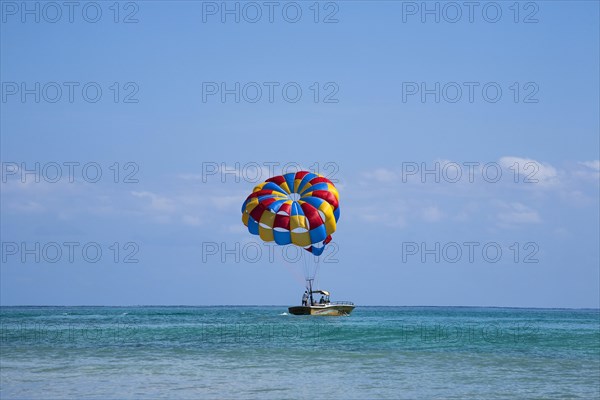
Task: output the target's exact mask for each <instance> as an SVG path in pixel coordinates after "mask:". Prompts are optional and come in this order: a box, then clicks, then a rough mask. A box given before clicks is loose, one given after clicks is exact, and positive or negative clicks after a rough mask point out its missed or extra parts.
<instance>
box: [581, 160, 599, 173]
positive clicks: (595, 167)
mask: <svg viewBox="0 0 600 400" xmlns="http://www.w3.org/2000/svg"><path fill="white" fill-rule="evenodd" d="M579 164H581V165H584V166H586V167H588V168H591V169H593V170H594V171H600V160H593V161H582V162H580V163H579Z"/></svg>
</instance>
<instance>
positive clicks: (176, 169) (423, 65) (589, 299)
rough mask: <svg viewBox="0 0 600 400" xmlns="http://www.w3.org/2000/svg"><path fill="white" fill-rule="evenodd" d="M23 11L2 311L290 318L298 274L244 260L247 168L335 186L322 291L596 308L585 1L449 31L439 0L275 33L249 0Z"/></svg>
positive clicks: (278, 20) (490, 16)
mask: <svg viewBox="0 0 600 400" xmlns="http://www.w3.org/2000/svg"><path fill="white" fill-rule="evenodd" d="M28 4H29V6H30V7H31V9H33V10H35V8H34V7H36V6H35V4H38V6H37V7H39V22H36V21H35V17H36V15H35V14H27V13H23V10H22V9H21V7H22V5H21V3H20V2H18V3H15V2H6V1H2V2H1V5H2V24H1V37H0V44H1V52H2V53H1V57H0V67H1V81H2V85H3V86H2V99H1V101H2V102H1V103H0V106H1V107H2V110H1V115H0V116H1V118H0V128H1V134H2V135H1V142H0V143H1V150H0V155H1V158H2V163H3V164H2V171H3V179H2V182H1V184H2V194H1V219H2V224H1V229H0V233H1V235H2V243H3V244H2V246H3V247H2V264H1V269H0V277H1V282H0V288H1V293H0V300H1V303H2V305H17V304H65V305H77V304H100V305H136V304H190V305H196V304H198V305H201V304H294V303H296V302H298V301H299V298H300V296H301V293H302V290H303V286H302V279H301V274H302V263H301V262H293V261H294V260H289V259H288V260H287V261H286V260H285V259H284V258H283V256H282V253H281V249H275V250H274V253H273V254H274V255H273V258H270V257H269V256H268V252H269V251H271V250H270V249H271V248H269V247H266V246H263V247H261V249H262V251H263V253H262V254H261V256H260V257H258V260H257V262H250V261H252V260H250V259H249V258H253V255H249V253H248V252H247V250H248V249H256V247H253V246H254V243H260V242H257V238H256V237H253V236H251V235H250V234H248V232H247V231H245V227H244V226H243V224H242V222H241V215H240V207H241V204H242V203H243V201H244V199H245V197H246V196H247V195H248V194H249V193H250V192H251V191H252V188H253V187H254V185H255V184H256V183H258V182H257V181H256V179H253V178H254V176H253V175H252V174H253V173H255V172H257V171H256V169H254V166H256V165H259V166H261V168H262V169H261V170H260V171H258V172H259V173H260V177H262V178H265V179H266V178H267V177H268V169H269V168H268V167H269V165H272V166H274V171H275V172H277V173H280V172H281V171H282V167H283V166H284V165H285V164H287V163H294V165H301V166H302V167H304V168H312V169H313V170H314V169H315V168H317V166H318V168H319V170H320V171H321V173H324V174H325V175H329V176H330V177H332V178H334V179H336V180H337V181H338V182H337V185H338V188H339V190H340V197H341V203H340V207H341V218H340V221H339V223H338V231H337V232H336V233H335V234H334V235H333V238H334V243H335V246H336V247H335V248H334V250H335V251H334V250H333V249H332V251H331V253H330V255H329V259H328V262H322V263H321V264H320V265H321V267H320V282H319V283H320V284H321V285H322V286H323V287H324V288H327V289H330V290H331V291H332V292H333V298H334V299H335V298H337V299H348V300H353V301H354V302H356V303H357V304H359V305H481V306H488V305H489V306H515V307H598V304H599V291H600V288H599V282H600V275H599V260H600V255H599V248H598V242H599V241H600V237H599V219H600V215H599V180H600V178H599V173H600V172H599V171H600V166H599V161H598V160H599V158H600V155H599V148H600V144H599V132H600V126H599V118H598V109H599V106H600V104H599V82H598V79H599V78H598V76H599V74H598V72H599V47H600V46H599V43H598V42H599V39H598V38H599V23H598V21H599V18H598V16H599V9H598V3H597V2H590V1H579V2H578V1H574V2H560V1H552V2H549V1H542V2H521V3H519V7H518V10H519V13H518V15H516V14H515V12H516V9H515V8H514V6H513V2H499V3H493V4H495V5H497V7H499V9H500V11H501V14H500V16H499V17H495V15H497V14H494V12H495V11H496V9H497V8H494V7H495V6H493V7H492V6H490V5H489V4H490V3H489V2H481V3H477V6H476V7H475V8H474V10H473V14H472V18H473V22H470V21H469V17H468V14H469V10H468V9H466V8H464V7H463V8H462V9H461V17H460V18H458V17H456V18H457V19H458V20H457V22H455V23H452V22H450V21H449V20H451V19H453V18H455V14H453V12H454V11H455V9H452V8H451V7H453V5H455V4H457V3H444V2H441V3H435V2H431V3H428V4H429V5H430V7H431V8H432V9H433V8H434V7H435V4H438V7H439V10H440V11H439V12H440V15H439V19H440V21H439V22H436V21H435V15H433V14H423V15H422V10H421V9H420V7H421V2H416V3H414V2H383V1H382V2H366V1H351V2H321V3H319V4H318V10H319V15H318V17H317V19H318V21H319V22H317V23H315V22H314V19H315V10H316V8H315V6H314V2H298V3H291V2H280V3H277V7H276V8H275V9H274V11H273V21H272V22H270V21H269V17H268V16H269V9H268V8H267V7H266V6H265V5H264V4H263V3H262V2H257V3H252V6H248V3H243V2H240V3H236V2H229V3H228V4H229V6H230V7H231V9H234V8H235V7H236V4H238V6H237V7H239V10H240V16H239V19H240V21H239V22H236V21H235V15H233V14H226V15H224V17H225V22H222V19H221V18H222V15H221V11H222V10H221V7H222V6H221V2H217V3H214V2H204V3H203V2H195V1H180V2H166V1H142V2H137V3H133V2H130V3H127V2H122V3H119V6H120V9H119V14H118V16H116V15H115V9H114V8H110V7H111V6H112V4H113V2H98V4H99V6H100V9H101V15H100V17H99V18H98V21H97V22H95V23H91V22H88V21H87V20H86V18H87V19H88V20H93V19H94V18H96V17H95V15H96V14H94V12H95V11H96V10H95V9H94V8H90V6H89V3H85V2H82V3H78V6H77V8H75V9H74V11H73V22H70V21H69V16H68V10H67V9H62V10H61V17H60V18H59V17H57V14H55V13H54V12H55V11H56V10H54V9H51V8H48V6H47V5H46V3H36V2H29V3H28ZM449 4H451V5H449ZM255 5H258V7H260V10H261V13H262V14H261V18H260V19H259V20H258V21H257V22H256V23H252V22H249V21H248V20H250V19H252V18H254V17H255V14H254V13H253V12H254V11H255V9H256V7H255ZM15 7H16V8H15ZM44 7H46V8H44ZM214 7H216V14H212V11H214V10H215V8H214ZM249 7H250V8H249ZM251 7H255V8H254V9H252V8H251ZM414 7H417V9H416V11H415V8H414ZM511 7H513V8H511ZM284 8H285V9H286V10H287V11H286V12H287V14H282V12H283V11H282V10H283V9H284ZM83 9H85V10H86V12H87V14H82V10H83ZM297 9H300V10H301V12H302V14H301V16H300V17H299V20H298V22H295V23H291V22H288V20H293V19H294V18H296V17H295V15H296V14H295V13H294V12H295V11H296V10H297ZM483 9H485V10H486V12H487V14H482V12H483V11H482V10H483ZM244 10H245V11H244ZM413 12H414V13H415V14H413ZM127 16H129V20H132V19H135V20H137V22H134V23H125V22H124V19H126V17H127ZM327 16H329V17H327ZM422 17H423V18H425V22H423V21H422ZM23 18H24V20H25V22H23ZM115 18H117V20H118V21H119V22H117V23H115V22H114V20H115ZM286 18H287V20H286ZM495 18H496V19H498V21H497V22H495V23H492V22H490V21H493V20H494V19H495ZM53 19H56V22H54V23H52V22H49V20H53ZM325 19H328V21H329V23H325V22H324V20H325ZM332 19H336V20H337V22H333V21H331V20H332ZM515 19H516V20H517V21H518V22H515ZM535 20H537V22H535ZM526 21H527V23H526ZM36 82H39V89H36ZM69 82H74V83H69ZM115 82H116V85H115ZM236 82H239V87H240V89H239V93H238V95H239V102H236V101H235V94H228V95H226V96H225V98H224V100H225V101H222V98H221V96H220V95H221V93H220V90H221V84H222V83H223V84H225V87H226V88H228V89H229V90H232V89H235V87H236V86H235V85H236ZM22 84H24V85H25V86H24V88H25V89H27V88H29V89H30V90H33V92H32V93H30V94H26V95H25V97H22V95H23V93H22V89H23V86H22ZM436 84H437V85H439V86H436ZM69 85H70V86H69ZM86 85H87V86H86ZM286 85H287V86H286ZM56 87H60V88H61V95H60V96H59V95H58V94H57V93H58V92H57V91H56ZM69 87H72V88H73V98H72V101H70V99H69ZM84 87H86V88H87V89H86V90H88V91H87V92H85V93H83V92H82V89H83V88H84ZM98 87H99V88H100V89H101V90H102V95H101V96H100V97H98V101H96V102H92V101H91V100H94V97H95V90H96V88H98ZM117 87H118V99H117V101H115V95H116V92H117ZM215 87H216V88H218V90H219V92H217V93H216V94H211V93H210V92H207V90H208V88H213V89H214V88H215ZM256 87H260V88H261V90H262V97H260V99H258V100H257V101H256V102H252V101H254V100H255V99H256V98H257V97H256ZM269 87H272V88H273V99H272V101H269V98H268V95H269ZM284 87H286V88H287V90H288V91H287V92H285V93H284V92H283V88H284ZM317 87H318V88H319V92H318V95H317V97H316V101H315V95H316V93H315V92H316V88H317ZM436 87H439V89H438V91H437V95H438V96H439V101H438V102H436V93H435V91H436ZM484 87H485V88H486V91H485V92H484V91H483V88H484ZM244 88H245V89H244ZM297 88H300V89H301V91H302V95H301V96H300V97H298V98H297V101H296V102H292V100H295V93H296V92H295V90H296V89H297ZM415 88H416V90H418V92H416V93H414V90H415ZM457 88H460V90H461V94H462V95H461V96H460V97H458V95H457V93H458V92H457V91H456V90H457ZM469 88H473V92H472V96H473V97H472V99H469ZM498 88H500V90H501V95H497V92H496V90H497V89H498ZM422 89H425V90H429V91H430V92H428V93H429V94H426V95H425V96H424V97H421V94H422V92H421V90H422ZM36 90H37V95H39V97H40V99H39V102H36V101H35V96H36V93H35V92H36ZM410 90H413V92H411V91H410ZM234 91H235V90H234ZM85 96H87V97H85ZM127 96H129V97H127ZM286 96H287V98H286ZM327 96H329V97H327ZM126 99H127V100H128V101H133V102H125V100H126ZM54 100H56V101H55V102H53V101H54ZM36 163H39V165H40V173H39V175H40V177H39V178H40V179H39V182H36V181H35V178H36V177H35V176H34V174H29V175H28V174H25V173H24V172H23V170H22V167H25V168H27V169H35V165H36ZM55 163H56V164H55ZM65 163H67V164H65ZM73 163H78V164H73ZM90 163H92V164H90ZM115 163H118V165H115ZM128 163H130V164H128ZM56 165H59V166H60V168H61V170H60V171H61V173H62V178H61V179H58V180H57V181H56V182H54V180H56V179H54V178H53V177H54V176H55V175H54V172H53V171H56V168H55V167H56ZM69 165H72V168H73V172H74V178H73V182H69V179H68V172H69V167H68V166H69ZM84 165H88V166H87V167H86V168H87V169H86V175H85V176H83V175H82V170H83V166H84ZM215 165H217V166H218V169H216V170H215V169H213V167H214V166H215ZM415 166H416V168H418V170H417V171H415ZM436 166H438V167H439V177H437V179H436V176H435V175H434V174H424V172H423V171H424V170H425V169H428V170H435V168H436ZM96 170H100V171H101V172H102V176H101V177H100V178H98V181H97V182H92V181H94V180H95V179H94V171H96ZM115 170H118V171H119V172H120V173H119V175H118V177H117V176H115ZM213 171H214V172H215V173H214V174H212V173H211V174H207V172H213ZM457 171H460V172H461V174H462V175H461V178H460V179H454V177H455V175H454V173H456V172H457ZM497 171H501V176H500V177H499V178H497V179H496V178H495V174H496V173H497ZM44 172H45V173H46V175H44ZM469 173H472V174H473V175H472V179H470V178H469ZM126 178H129V179H126ZM115 180H116V181H117V182H116V183H115ZM127 180H129V181H134V180H137V183H136V182H126V181H127ZM423 180H425V182H422V181H423ZM454 180H456V182H454ZM23 181H24V182H23ZM65 242H67V243H76V244H77V245H73V246H75V247H73V248H74V253H73V260H72V262H71V260H69V256H68V249H69V248H68V247H66V246H65V245H64V243H65ZM36 243H37V244H38V246H39V251H38V250H36V247H35V246H36ZM53 243H57V244H58V246H59V247H60V249H61V251H62V255H61V256H60V257H59V256H56V257H54V254H55V253H53V251H55V250H56V248H55V247H53V246H54V245H53ZM90 243H92V244H93V246H92V250H94V249H95V248H96V247H94V246H97V247H99V248H100V249H101V250H102V256H101V257H100V259H99V261H98V262H96V263H92V262H89V261H87V260H86V259H85V257H84V256H83V255H82V252H81V249H82V248H83V247H84V246H85V245H86V244H90ZM114 243H117V247H118V248H119V249H120V250H119V254H116V250H115V247H111V246H113V244H114ZM465 243H476V244H473V245H472V246H473V247H472V248H473V249H474V250H473V251H474V253H473V260H472V261H471V260H469V257H468V252H469V249H470V248H469V246H471V245H465ZM15 244H16V247H17V248H16V249H15ZM215 244H216V246H217V248H218V250H217V253H216V254H212V253H213V252H212V250H214V247H212V246H213V245H215ZM415 244H416V246H417V250H416V253H415V247H414V245H415ZM23 245H24V246H25V247H26V248H29V249H33V250H32V251H33V253H32V254H29V255H27V254H25V255H24V254H22V250H23ZM422 245H423V246H424V247H421V246H422ZM486 245H487V246H486ZM127 246H129V247H127ZM236 246H237V247H236ZM244 246H245V247H244ZM248 246H250V247H248ZM260 246H262V244H261V245H260ZM436 246H439V247H436ZM457 246H458V248H460V250H461V251H462V257H459V258H458V259H457V261H456V262H449V260H453V259H454V254H455V253H452V251H456V248H457ZM88 247H90V246H88ZM484 247H485V248H486V249H487V250H489V252H488V253H485V254H484V253H483V252H482V249H483V248H484ZM498 247H499V248H500V249H501V251H502V254H501V256H500V257H499V258H498V260H497V261H496V262H491V261H490V260H493V259H495V256H494V254H492V253H493V251H495V250H496V249H497V248H498ZM490 248H491V250H490ZM44 249H45V250H44ZM227 249H233V253H235V252H236V249H239V251H238V253H237V256H239V258H240V260H239V262H236V259H235V257H236V254H232V253H227V252H223V250H227ZM243 249H245V250H243ZM423 249H425V250H426V249H433V250H432V252H430V253H427V252H423V251H422V250H423ZM517 249H518V250H517ZM208 250H211V251H208ZM132 252H135V255H133V256H132V258H133V259H135V260H138V262H137V263H126V262H124V261H125V257H126V255H131V253H132ZM444 252H445V253H444ZM35 253H38V254H37V255H38V256H39V257H40V262H36V260H35V257H36V254H35ZM209 253H210V254H209ZM333 253H335V254H333ZM436 253H437V254H436ZM290 254H292V253H290ZM428 254H429V255H428ZM88 255H89V254H88ZM436 255H437V256H439V257H440V260H439V262H436V260H435V257H436ZM53 257H54V258H56V262H54V263H52V262H48V260H52V259H53ZM90 257H91V258H93V256H90ZM115 258H116V262H115ZM526 260H527V261H537V262H525V261H526ZM335 261H337V262H335Z"/></svg>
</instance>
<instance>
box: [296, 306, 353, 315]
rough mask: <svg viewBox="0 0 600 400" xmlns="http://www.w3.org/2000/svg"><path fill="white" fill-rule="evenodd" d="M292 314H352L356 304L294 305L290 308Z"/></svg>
mask: <svg viewBox="0 0 600 400" xmlns="http://www.w3.org/2000/svg"><path fill="white" fill-rule="evenodd" d="M288 310H289V312H290V314H294V315H328V316H344V315H350V313H351V312H352V310H354V306H353V305H350V304H343V305H339V304H331V305H330V304H326V305H322V306H321V305H317V306H293V307H289V308H288Z"/></svg>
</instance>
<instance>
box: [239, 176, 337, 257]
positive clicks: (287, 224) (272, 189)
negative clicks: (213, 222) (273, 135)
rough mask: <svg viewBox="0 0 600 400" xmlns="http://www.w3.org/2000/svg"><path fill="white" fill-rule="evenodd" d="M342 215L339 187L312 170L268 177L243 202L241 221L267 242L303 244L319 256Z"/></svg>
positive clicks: (302, 245)
mask: <svg viewBox="0 0 600 400" xmlns="http://www.w3.org/2000/svg"><path fill="white" fill-rule="evenodd" d="M339 217H340V209H339V194H338V191H337V189H336V187H335V186H334V185H333V183H332V182H331V181H330V180H329V179H327V178H325V177H324V176H322V175H319V174H315V173H312V172H309V171H298V172H290V173H288V174H285V175H278V176H274V177H272V178H269V179H267V180H266V181H265V182H263V183H261V184H259V185H257V186H256V187H255V188H254V190H253V191H252V194H250V195H249V196H248V197H247V198H246V201H244V204H243V205H242V221H243V222H244V225H246V226H247V227H248V231H249V232H250V233H252V234H253V235H259V236H260V238H261V239H262V240H264V241H265V242H275V243H277V244H278V245H288V244H294V245H296V246H300V247H303V248H304V249H306V250H307V251H309V252H311V253H312V254H314V255H316V256H319V255H321V254H322V253H323V250H324V249H325V245H326V244H327V243H329V242H330V241H331V234H332V233H334V232H335V230H336V227H337V221H338V219H339Z"/></svg>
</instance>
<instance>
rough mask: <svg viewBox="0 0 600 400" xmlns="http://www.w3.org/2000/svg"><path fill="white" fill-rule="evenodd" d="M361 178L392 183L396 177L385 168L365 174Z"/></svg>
mask: <svg viewBox="0 0 600 400" xmlns="http://www.w3.org/2000/svg"><path fill="white" fill-rule="evenodd" d="M363 176H364V177H366V178H368V179H373V180H375V181H378V182H392V181H394V180H396V179H397V177H398V175H397V174H396V173H395V172H394V171H392V170H389V169H386V168H377V169H376V170H374V171H369V172H365V173H363Z"/></svg>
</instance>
